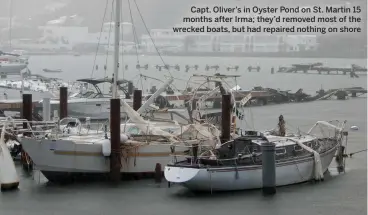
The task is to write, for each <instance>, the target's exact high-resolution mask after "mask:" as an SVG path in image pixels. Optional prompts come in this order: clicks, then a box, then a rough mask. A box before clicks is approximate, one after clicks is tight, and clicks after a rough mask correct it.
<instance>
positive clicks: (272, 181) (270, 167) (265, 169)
mask: <svg viewBox="0 0 368 215" xmlns="http://www.w3.org/2000/svg"><path fill="white" fill-rule="evenodd" d="M261 149H262V192H263V194H264V195H273V194H275V193H276V158H275V157H276V155H275V144H273V143H269V142H267V143H263V144H262V145H261Z"/></svg>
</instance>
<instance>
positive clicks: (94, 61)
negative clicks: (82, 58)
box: [91, 0, 109, 78]
mask: <svg viewBox="0 0 368 215" xmlns="http://www.w3.org/2000/svg"><path fill="white" fill-rule="evenodd" d="M108 3H109V0H106V4H105V11H104V14H103V18H102V24H101V29H100V36H99V37H98V43H97V48H96V53H95V58H94V60H93V67H92V72H91V78H92V77H93V73H94V71H95V66H96V59H97V53H98V50H99V48H100V42H101V35H102V30H103V26H104V21H105V18H106V12H107V7H108Z"/></svg>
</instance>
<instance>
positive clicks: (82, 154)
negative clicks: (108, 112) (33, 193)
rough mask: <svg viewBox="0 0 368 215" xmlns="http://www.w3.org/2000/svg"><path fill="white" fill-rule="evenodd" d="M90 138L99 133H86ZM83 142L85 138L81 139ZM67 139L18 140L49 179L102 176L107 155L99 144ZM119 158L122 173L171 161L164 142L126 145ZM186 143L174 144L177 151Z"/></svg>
mask: <svg viewBox="0 0 368 215" xmlns="http://www.w3.org/2000/svg"><path fill="white" fill-rule="evenodd" d="M89 138H91V140H93V139H94V141H96V140H98V139H101V135H100V136H99V137H97V136H96V137H93V136H91V137H89ZM83 141H84V142H86V141H88V140H85V139H84V140H83ZM75 142H76V141H68V140H57V141H52V140H37V139H31V138H25V139H23V140H22V142H21V144H22V147H23V149H24V150H25V151H26V152H27V154H28V155H29V156H30V158H31V159H32V161H33V163H34V165H35V168H36V169H38V170H40V171H41V172H42V173H43V174H44V175H45V177H46V178H48V179H49V180H50V181H53V182H58V181H60V182H62V181H65V180H67V179H70V178H74V179H75V178H83V177H84V178H88V177H91V180H92V178H104V177H105V176H106V174H107V173H109V172H110V157H109V156H104V155H103V149H102V145H101V144H97V143H95V144H92V143H91V144H86V143H80V144H78V143H75ZM126 147H128V148H129V149H126V150H123V153H122V158H121V164H122V167H121V173H122V174H146V173H153V172H155V167H156V164H160V165H161V166H162V167H164V166H165V165H167V164H168V163H169V162H170V161H171V157H170V154H171V150H170V145H168V144H150V145H141V146H138V147H137V146H126ZM186 150H187V148H186V147H176V153H177V154H184V153H185V151H186Z"/></svg>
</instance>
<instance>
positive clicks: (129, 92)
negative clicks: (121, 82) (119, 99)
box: [128, 81, 134, 96]
mask: <svg viewBox="0 0 368 215" xmlns="http://www.w3.org/2000/svg"><path fill="white" fill-rule="evenodd" d="M133 90H134V85H133V82H131V81H129V82H128V94H129V95H130V96H131V95H133Z"/></svg>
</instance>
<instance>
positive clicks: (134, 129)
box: [128, 127, 139, 134]
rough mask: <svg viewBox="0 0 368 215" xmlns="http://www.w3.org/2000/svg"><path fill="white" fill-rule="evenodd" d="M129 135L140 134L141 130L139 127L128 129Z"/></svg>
mask: <svg viewBox="0 0 368 215" xmlns="http://www.w3.org/2000/svg"><path fill="white" fill-rule="evenodd" d="M128 133H129V134H139V129H138V128H137V127H132V128H129V129H128Z"/></svg>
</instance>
